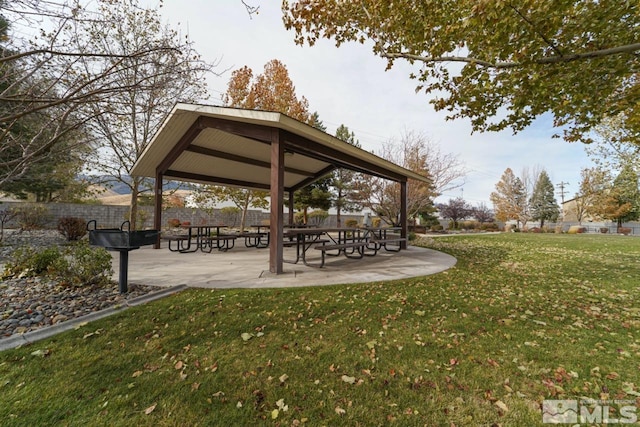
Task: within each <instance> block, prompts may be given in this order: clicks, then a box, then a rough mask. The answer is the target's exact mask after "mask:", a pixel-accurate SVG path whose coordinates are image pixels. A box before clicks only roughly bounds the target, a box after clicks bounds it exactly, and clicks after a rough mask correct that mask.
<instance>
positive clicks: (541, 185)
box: [529, 170, 560, 227]
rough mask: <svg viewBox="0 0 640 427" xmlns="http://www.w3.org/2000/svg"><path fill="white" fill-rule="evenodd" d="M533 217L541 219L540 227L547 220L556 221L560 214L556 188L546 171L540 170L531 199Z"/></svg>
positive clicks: (537, 219)
mask: <svg viewBox="0 0 640 427" xmlns="http://www.w3.org/2000/svg"><path fill="white" fill-rule="evenodd" d="M529 206H530V208H531V218H532V219H534V220H536V221H540V227H542V226H544V222H545V221H546V220H549V221H555V220H557V219H558V216H560V209H559V207H558V202H557V201H556V198H555V197H554V188H553V184H552V183H551V179H550V178H549V175H548V174H547V172H546V171H544V170H543V171H542V172H540V175H539V176H538V181H536V183H535V186H534V187H533V194H532V195H531V199H529Z"/></svg>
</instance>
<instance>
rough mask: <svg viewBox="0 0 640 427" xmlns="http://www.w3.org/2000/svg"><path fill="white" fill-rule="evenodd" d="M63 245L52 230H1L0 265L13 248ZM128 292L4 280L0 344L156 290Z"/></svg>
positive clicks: (133, 287)
mask: <svg viewBox="0 0 640 427" xmlns="http://www.w3.org/2000/svg"><path fill="white" fill-rule="evenodd" d="M64 243H66V240H65V239H64V237H62V235H61V234H60V233H59V232H58V231H56V230H41V231H30V232H22V233H21V232H19V231H15V230H5V235H4V240H3V241H2V243H1V246H0V265H2V264H3V263H5V262H7V260H9V259H10V256H11V254H12V253H13V251H14V250H16V248H18V247H21V246H25V245H31V246H34V247H38V246H45V247H46V246H51V245H60V244H64ZM128 288H129V292H128V293H127V294H124V295H122V294H120V293H119V290H118V284H117V283H115V282H114V283H112V284H111V285H109V286H80V287H76V286H62V285H61V284H59V283H57V282H55V281H53V280H50V279H48V278H46V277H35V278H34V277H22V278H8V279H4V280H3V281H2V283H0V314H1V315H0V319H2V320H0V340H1V339H3V338H6V337H9V336H11V335H13V334H21V333H25V332H29V331H33V330H36V329H39V328H43V327H47V326H50V325H54V324H57V323H60V322H65V321H67V320H70V319H73V318H77V317H80V316H84V315H87V314H90V313H92V312H96V311H100V310H104V309H106V308H109V307H115V306H119V305H123V304H124V303H125V302H126V301H127V300H130V299H133V298H136V297H140V296H143V295H145V294H148V293H150V292H153V291H157V290H158V289H159V288H158V287H154V286H145V285H139V284H132V283H129V287H128Z"/></svg>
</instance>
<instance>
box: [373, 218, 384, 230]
mask: <svg viewBox="0 0 640 427" xmlns="http://www.w3.org/2000/svg"><path fill="white" fill-rule="evenodd" d="M381 222H382V220H381V219H380V218H373V219H372V220H371V226H372V227H374V228H380V223H381Z"/></svg>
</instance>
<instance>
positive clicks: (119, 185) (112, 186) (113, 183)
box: [82, 175, 189, 194]
mask: <svg viewBox="0 0 640 427" xmlns="http://www.w3.org/2000/svg"><path fill="white" fill-rule="evenodd" d="M82 178H84V179H88V180H90V181H91V182H96V183H100V184H101V185H103V186H105V187H107V188H108V189H109V190H111V191H113V192H114V193H117V194H131V189H130V188H129V186H128V185H127V184H126V183H124V182H122V181H117V180H116V179H115V178H114V177H113V176H109V175H84V176H82ZM125 180H126V181H127V182H131V178H130V177H125ZM151 182H152V181H151V180H149V183H150V184H151ZM187 188H189V184H187V183H180V182H176V181H169V182H167V183H165V184H164V187H163V189H164V190H165V191H166V190H176V189H187Z"/></svg>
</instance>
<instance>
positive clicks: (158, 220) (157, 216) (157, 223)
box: [153, 172, 162, 249]
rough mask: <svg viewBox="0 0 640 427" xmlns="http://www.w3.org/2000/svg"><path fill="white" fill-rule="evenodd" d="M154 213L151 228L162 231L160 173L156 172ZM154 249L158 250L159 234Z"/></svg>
mask: <svg viewBox="0 0 640 427" xmlns="http://www.w3.org/2000/svg"><path fill="white" fill-rule="evenodd" d="M154 194H155V200H154V212H153V228H154V229H155V230H158V231H161V230H162V173H160V172H156V182H155V184H154ZM153 248H154V249H160V233H158V240H157V241H156V244H155V245H153Z"/></svg>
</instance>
